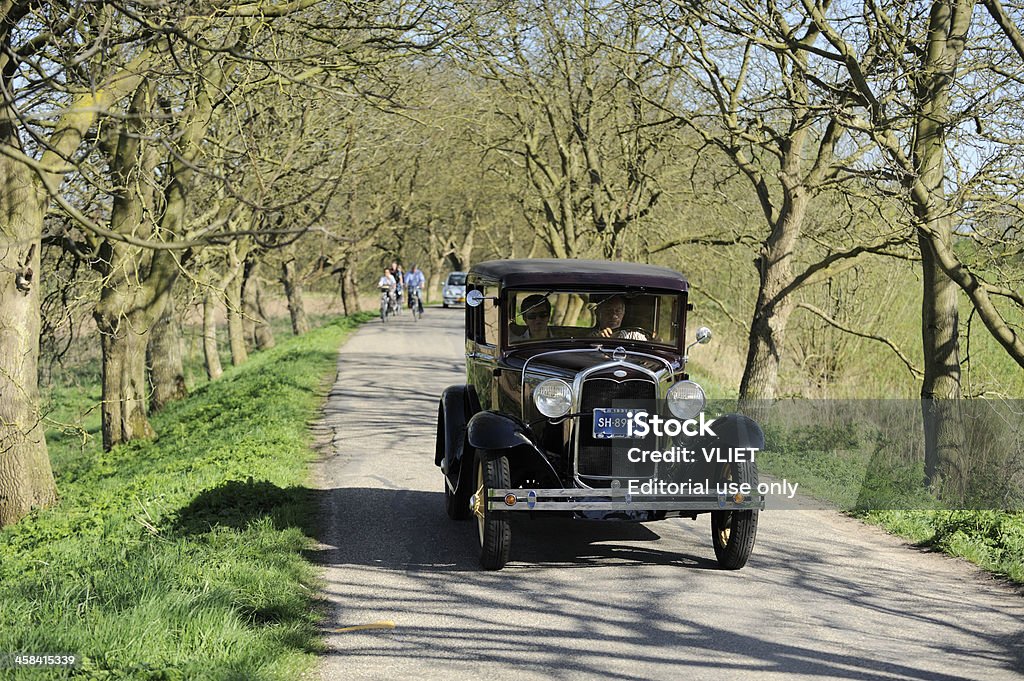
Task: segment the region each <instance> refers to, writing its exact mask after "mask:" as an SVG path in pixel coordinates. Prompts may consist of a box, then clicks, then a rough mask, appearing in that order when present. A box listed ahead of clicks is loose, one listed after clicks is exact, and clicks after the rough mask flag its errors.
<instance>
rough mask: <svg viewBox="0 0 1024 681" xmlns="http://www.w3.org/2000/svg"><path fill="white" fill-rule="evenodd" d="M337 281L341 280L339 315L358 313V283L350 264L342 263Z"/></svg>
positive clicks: (353, 268)
mask: <svg viewBox="0 0 1024 681" xmlns="http://www.w3.org/2000/svg"><path fill="white" fill-rule="evenodd" d="M339 279H340V280H341V313H342V314H345V315H350V314H355V313H356V312H359V311H360V305H359V283H358V282H357V281H356V275H355V267H354V266H353V265H351V264H350V263H344V264H343V266H342V270H341V273H340V277H339Z"/></svg>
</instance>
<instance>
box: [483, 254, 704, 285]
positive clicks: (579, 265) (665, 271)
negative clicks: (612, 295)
mask: <svg viewBox="0 0 1024 681" xmlns="http://www.w3.org/2000/svg"><path fill="white" fill-rule="evenodd" d="M470 273H471V274H477V275H480V276H481V277H483V278H485V279H492V280H495V281H497V282H498V283H499V284H500V285H501V286H502V287H506V286H508V287H518V286H577V285H582V286H615V287H618V286H630V287H645V288H660V289H669V290H672V291H686V290H688V289H689V285H688V283H687V281H686V277H685V276H683V275H682V274H680V273H679V272H676V271H675V270H670V269H669V268H667V267H659V266H657V265H642V264H640V263H632V262H609V261H607V260H571V259H556V258H530V259H521V260H488V261H486V262H481V263H477V264H476V265H473V267H472V268H471V269H470Z"/></svg>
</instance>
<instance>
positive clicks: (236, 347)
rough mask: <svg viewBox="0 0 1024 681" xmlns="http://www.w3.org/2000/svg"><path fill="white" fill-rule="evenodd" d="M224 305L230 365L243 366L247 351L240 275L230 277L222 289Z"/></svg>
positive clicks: (246, 358)
mask: <svg viewBox="0 0 1024 681" xmlns="http://www.w3.org/2000/svg"><path fill="white" fill-rule="evenodd" d="M224 303H225V305H226V306H227V314H228V343H229V345H230V346H231V365H232V366H239V365H241V364H245V362H246V360H248V359H249V351H248V350H247V349H246V347H245V325H244V324H243V322H242V273H241V271H239V272H237V274H236V275H235V276H234V277H232V278H231V279H230V280H229V281H228V283H227V286H226V287H225V288H224Z"/></svg>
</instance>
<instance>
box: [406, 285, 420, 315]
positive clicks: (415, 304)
mask: <svg viewBox="0 0 1024 681" xmlns="http://www.w3.org/2000/svg"><path fill="white" fill-rule="evenodd" d="M409 309H410V310H412V318H413V321H417V322H418V321H419V320H420V317H422V316H423V300H422V299H421V298H420V287H419V286H411V287H409Z"/></svg>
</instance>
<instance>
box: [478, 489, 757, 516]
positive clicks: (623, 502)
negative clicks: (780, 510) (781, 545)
mask: <svg viewBox="0 0 1024 681" xmlns="http://www.w3.org/2000/svg"><path fill="white" fill-rule="evenodd" d="M764 507H765V502H764V496H763V495H760V494H754V495H751V496H745V497H743V498H742V500H740V501H737V500H736V498H735V497H732V496H726V495H724V494H719V495H692V494H690V495H662V494H659V495H655V496H649V495H648V496H641V495H637V494H632V495H631V494H630V493H629V491H628V490H627V489H623V488H618V489H590V488H574V489H492V490H489V493H488V497H487V508H488V509H489V510H491V511H760V510H764Z"/></svg>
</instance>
